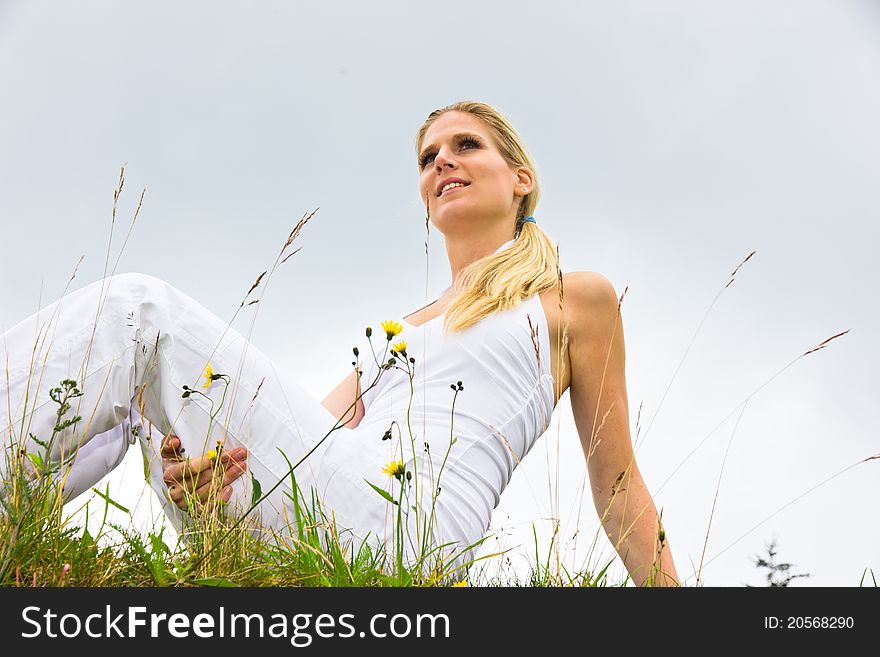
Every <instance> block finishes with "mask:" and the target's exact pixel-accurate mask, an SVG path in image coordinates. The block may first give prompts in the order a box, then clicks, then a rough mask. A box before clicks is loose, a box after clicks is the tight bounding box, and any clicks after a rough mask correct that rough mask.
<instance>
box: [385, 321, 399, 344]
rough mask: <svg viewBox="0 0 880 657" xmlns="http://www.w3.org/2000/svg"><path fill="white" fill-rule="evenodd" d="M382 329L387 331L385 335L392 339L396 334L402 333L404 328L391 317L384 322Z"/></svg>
mask: <svg viewBox="0 0 880 657" xmlns="http://www.w3.org/2000/svg"><path fill="white" fill-rule="evenodd" d="M382 330H383V331H385V335H386V336H387V337H388V339H389V340H391V339H392V338H393V337H394V336H395V335H397V334H398V333H400V332H401V331H402V330H403V326H401V325H400V323H399V322H395V321H394V320H391V319H386V320H385V321H384V322H382Z"/></svg>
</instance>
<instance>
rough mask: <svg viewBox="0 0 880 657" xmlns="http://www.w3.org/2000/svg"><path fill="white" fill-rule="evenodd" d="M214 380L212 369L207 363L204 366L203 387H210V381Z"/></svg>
mask: <svg viewBox="0 0 880 657" xmlns="http://www.w3.org/2000/svg"><path fill="white" fill-rule="evenodd" d="M213 380H214V370H213V369H212V368H211V363H210V362H209V363H208V366H207V367H205V385H203V386H202V387H203V388H210V387H211V382H212V381H213Z"/></svg>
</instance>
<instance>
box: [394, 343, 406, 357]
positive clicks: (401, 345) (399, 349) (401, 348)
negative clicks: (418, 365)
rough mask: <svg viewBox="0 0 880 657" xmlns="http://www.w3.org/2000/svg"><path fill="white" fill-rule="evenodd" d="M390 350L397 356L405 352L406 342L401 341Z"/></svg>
mask: <svg viewBox="0 0 880 657" xmlns="http://www.w3.org/2000/svg"><path fill="white" fill-rule="evenodd" d="M392 348H393V349H394V351H396V352H397V353H399V354H402V353H405V352H406V340H401V341H400V342H398V343H397V344H395V345H393V346H392Z"/></svg>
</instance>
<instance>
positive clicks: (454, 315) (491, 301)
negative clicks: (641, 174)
mask: <svg viewBox="0 0 880 657" xmlns="http://www.w3.org/2000/svg"><path fill="white" fill-rule="evenodd" d="M445 112H468V113H469V114H472V115H473V116H475V117H477V118H478V119H480V120H481V121H482V122H483V123H484V124H485V125H486V126H487V127H489V128H490V131H491V133H492V136H493V137H494V141H495V145H496V147H497V148H498V150H499V152H500V153H501V155H502V156H503V157H504V159H505V160H506V161H507V163H508V164H509V165H510V166H511V167H520V166H525V167H528V168H529V169H531V170H532V172H534V171H535V167H534V165H533V164H532V160H531V158H530V157H529V155H528V153H526V150H525V148H524V147H523V144H522V140H521V139H520V136H519V134H518V133H517V132H516V130H515V129H514V128H513V126H512V125H511V124H510V122H509V121H508V120H507V119H506V118H505V117H504V115H502V114H501V112H499V111H498V110H497V109H495V108H494V107H492V106H491V105H488V104H486V103H481V102H478V101H461V102H458V103H454V104H452V105H447V106H446V107H442V108H440V109H436V110H434V111H433V112H431V113H430V114H429V115H428V118H427V119H426V120H425V122H424V123H423V124H422V127H421V128H419V132H418V135H417V136H416V156H418V154H419V152H420V150H421V147H422V141H423V140H424V138H425V133H426V132H427V131H428V128H429V127H430V126H431V124H432V123H433V122H434V121H436V120H437V118H438V117H439V116H440V115H441V114H444V113H445ZM539 198H540V187H539V185H538V179H537V174H535V179H534V185H533V187H532V191H530V192H529V193H528V194H527V195H526V196H524V197H523V198H522V200H521V201H520V206H519V210H518V211H517V215H516V223H515V225H514V226H511V228H512V229H514V230H515V235H516V240H515V241H514V243H513V244H512V245H511V246H510V247H508V248H506V249H504V250H502V251H500V252H498V253H493V254H492V255H488V256H484V257H483V258H480V259H479V260H476V261H474V262H472V263H471V264H470V265H468V266H467V267H465V268H464V269H462V270H461V272H460V273H459V276H458V278H457V279H456V281H455V288H454V289H453V291H452V293H453V296H452V301H451V302H450V304H449V307H448V309H447V310H446V316H445V318H444V327H445V330H446V333H453V332H456V331H463V330H465V329H466V328H469V327H471V326H473V325H474V324H476V323H477V322H479V321H481V320H482V319H484V318H486V317H488V316H489V315H491V314H492V313H495V312H502V311H505V310H510V309H511V308H514V307H516V306H517V305H519V303H520V302H521V301H523V300H524V299H527V298H529V297H531V296H533V295H535V294H537V293H539V292H543V291H544V290H548V289H550V288H552V287H553V286H555V285H556V284H557V282H558V279H559V258H558V254H557V251H556V248H555V247H554V246H553V243H552V242H551V241H550V238H549V237H548V236H547V234H546V233H545V232H544V231H543V230H541V229H540V228H539V227H538V225H537V224H535V223H532V222H530V221H528V222H525V223H523V219H525V218H526V217H529V216H531V214H532V213H533V212H534V211H535V207H536V206H537V205H538V199H539Z"/></svg>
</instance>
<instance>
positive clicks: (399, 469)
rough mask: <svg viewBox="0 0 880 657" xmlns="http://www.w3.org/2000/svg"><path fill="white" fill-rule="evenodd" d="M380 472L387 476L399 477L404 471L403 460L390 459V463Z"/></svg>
mask: <svg viewBox="0 0 880 657" xmlns="http://www.w3.org/2000/svg"><path fill="white" fill-rule="evenodd" d="M382 472H384V473H385V474H387V475H388V476H389V477H400V476H401V475H402V474H403V473H404V472H406V467H405V466H404V465H403V461H391V463H389V464H388V465H386V466H385V467H384V468H382Z"/></svg>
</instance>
